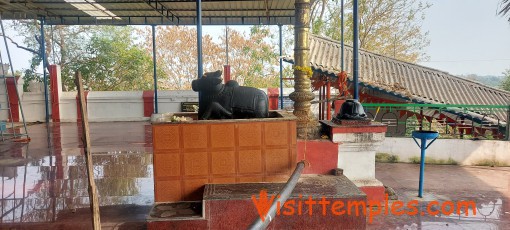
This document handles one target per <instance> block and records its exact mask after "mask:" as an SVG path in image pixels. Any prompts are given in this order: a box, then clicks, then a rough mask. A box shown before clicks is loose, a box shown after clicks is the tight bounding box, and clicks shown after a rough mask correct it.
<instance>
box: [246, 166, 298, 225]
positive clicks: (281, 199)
mask: <svg viewBox="0 0 510 230" xmlns="http://www.w3.org/2000/svg"><path fill="white" fill-rule="evenodd" d="M304 168H305V163H304V161H300V162H299V163H297V166H296V169H294V172H293V173H292V175H291V176H290V178H289V180H288V181H287V183H286V184H285V186H284V187H283V189H282V190H281V191H280V192H279V193H278V195H277V196H276V197H277V199H275V200H274V201H273V204H271V207H270V208H269V210H268V211H267V213H266V215H265V218H264V221H262V219H261V218H260V217H257V219H256V220H255V221H254V222H253V223H252V224H251V225H250V226H249V227H248V229H250V230H255V229H256V230H259V229H266V228H267V226H268V225H269V224H270V223H271V220H273V219H274V217H275V215H276V210H277V208H281V206H282V205H283V204H284V203H285V201H287V199H288V198H289V196H290V194H291V193H292V191H293V190H294V188H295V187H296V184H297V183H298V179H299V177H300V176H301V173H302V172H303V169H304ZM278 206H280V207H278Z"/></svg>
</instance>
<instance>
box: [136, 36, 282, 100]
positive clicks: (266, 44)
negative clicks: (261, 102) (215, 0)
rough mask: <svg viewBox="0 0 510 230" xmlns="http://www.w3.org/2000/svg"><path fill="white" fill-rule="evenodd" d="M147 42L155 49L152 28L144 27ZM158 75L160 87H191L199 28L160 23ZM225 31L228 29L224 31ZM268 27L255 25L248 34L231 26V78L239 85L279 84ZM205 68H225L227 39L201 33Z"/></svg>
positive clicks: (229, 42) (266, 85) (276, 62)
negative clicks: (215, 38) (163, 25)
mask: <svg viewBox="0 0 510 230" xmlns="http://www.w3.org/2000/svg"><path fill="white" fill-rule="evenodd" d="M140 34H142V36H144V37H145V38H146V41H145V43H144V45H145V47H146V49H147V50H148V51H152V38H151V35H150V30H149V29H146V30H142V31H140ZM156 34H157V35H156V44H157V52H156V56H157V66H158V69H159V70H160V74H159V75H158V79H159V82H160V84H159V85H158V86H160V88H161V89H172V90H188V89H191V81H193V80H194V79H196V78H197V50H196V47H197V46H196V36H197V35H196V28H195V27H187V26H166V27H158V29H157V33H156ZM223 34H225V33H223ZM271 34H274V33H272V32H271V31H270V29H269V28H268V27H262V26H256V27H252V28H251V30H250V32H249V34H248V35H247V34H244V33H242V32H240V31H237V30H232V29H230V30H229V35H228V44H229V47H228V55H229V65H230V66H231V79H232V80H236V81H238V82H239V84H240V85H244V86H252V87H260V88H266V87H277V86H278V84H279V82H278V81H279V74H278V61H279V60H278V53H277V47H278V46H276V45H275V44H273V43H272V39H271V38H272V37H271ZM202 42H203V46H202V52H203V63H204V71H205V72H209V71H216V70H223V65H225V64H226V39H225V36H222V37H221V38H220V39H219V40H214V39H213V38H212V37H211V36H209V35H203V37H202Z"/></svg>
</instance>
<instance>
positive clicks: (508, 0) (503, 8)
mask: <svg viewBox="0 0 510 230" xmlns="http://www.w3.org/2000/svg"><path fill="white" fill-rule="evenodd" d="M499 14H500V15H501V16H508V21H509V22H510V0H501V4H500V9H499Z"/></svg>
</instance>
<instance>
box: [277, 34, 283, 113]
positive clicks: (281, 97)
mask: <svg viewBox="0 0 510 230" xmlns="http://www.w3.org/2000/svg"><path fill="white" fill-rule="evenodd" d="M278 29H279V32H280V109H283V57H282V56H283V49H282V46H283V40H282V25H278Z"/></svg>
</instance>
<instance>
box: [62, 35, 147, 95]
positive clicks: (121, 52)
mask: <svg viewBox="0 0 510 230" xmlns="http://www.w3.org/2000/svg"><path fill="white" fill-rule="evenodd" d="M133 32H134V29H133V28H132V27H116V26H106V27H102V28H101V29H100V30H98V31H96V32H94V33H92V36H91V39H90V42H89V44H88V45H87V47H86V52H85V53H84V54H83V56H82V58H81V60H79V61H76V62H73V63H71V64H70V66H69V69H71V70H79V71H80V72H81V73H82V75H83V78H84V81H85V84H86V85H87V86H88V87H89V89H91V90H95V91H119V90H146V89H151V88H152V57H151V56H150V55H149V53H148V52H146V51H145V50H143V49H142V48H140V46H138V45H137V44H135V43H134V38H133V36H132V34H133ZM66 80H67V81H70V80H71V79H69V78H67V79H66ZM65 84H66V85H70V84H73V83H72V82H65Z"/></svg>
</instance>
